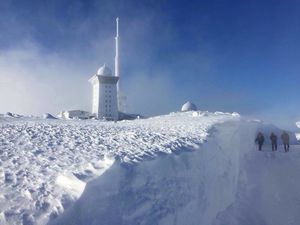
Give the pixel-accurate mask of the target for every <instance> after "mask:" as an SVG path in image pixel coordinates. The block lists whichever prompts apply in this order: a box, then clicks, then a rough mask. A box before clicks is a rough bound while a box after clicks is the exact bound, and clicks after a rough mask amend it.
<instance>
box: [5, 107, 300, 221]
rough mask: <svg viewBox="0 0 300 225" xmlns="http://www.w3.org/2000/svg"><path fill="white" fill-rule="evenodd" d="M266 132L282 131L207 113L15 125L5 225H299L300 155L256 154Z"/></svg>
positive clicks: (9, 137) (9, 131) (9, 142)
mask: <svg viewBox="0 0 300 225" xmlns="http://www.w3.org/2000/svg"><path fill="white" fill-rule="evenodd" d="M262 129H263V130H264V132H269V131H270V130H272V131H273V129H275V127H271V128H270V126H269V125H265V124H262V123H257V122H253V121H246V120H243V119H242V118H241V117H240V116H239V115H238V114H237V113H233V114H230V113H221V112H216V113H209V112H200V111H199V112H186V113H173V114H170V115H167V116H160V117H155V118H149V119H145V120H144V119H142V120H134V121H123V122H118V123H113V122H99V121H76V120H75V121H62V120H48V119H47V120H43V119H33V118H23V117H21V118H5V120H2V122H1V133H0V157H1V162H2V163H1V174H2V180H3V182H2V183H1V184H0V188H1V194H2V195H1V196H0V210H1V214H0V224H27V225H28V224H38V225H39V224H46V223H48V221H49V220H50V221H49V224H57V225H58V224H59V225H61V224H72V225H80V224H91V225H92V224H104V225H105V224H110V225H114V224H121V225H122V224H131V225H135V224H160V225H165V224H177V225H181V224H183V225H194V224H195V225H198V224H204V225H211V224H212V225H224V224H226V225H228V224H230V225H238V224H239V225H241V224H243V225H277V224H278V225H282V224H285V223H286V224H290V225H296V224H297V221H299V219H300V218H298V214H297V213H296V212H297V211H299V210H300V204H299V199H300V194H298V190H299V189H300V182H298V181H297V180H300V175H299V174H298V173H297V171H299V170H298V169H300V168H299V167H300V166H299V165H300V155H299V153H298V152H297V150H299V149H298V148H297V147H296V146H292V148H291V152H290V153H288V154H285V153H283V151H282V147H281V146H279V151H278V152H276V153H272V152H271V151H270V149H269V146H264V149H263V150H264V152H258V151H256V146H255V144H254V137H255V134H256V132H257V131H258V130H262ZM278 132H279V133H280V132H281V131H280V130H278ZM265 135H266V137H268V135H269V134H268V133H266V134H265ZM285 172H287V173H289V174H290V176H285ZM287 188H288V189H289V191H288V192H286V191H285V190H287ZM278 212H280V213H278Z"/></svg>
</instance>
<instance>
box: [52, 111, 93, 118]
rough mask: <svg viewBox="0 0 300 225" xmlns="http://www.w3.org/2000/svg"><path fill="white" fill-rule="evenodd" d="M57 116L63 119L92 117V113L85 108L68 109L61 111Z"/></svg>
mask: <svg viewBox="0 0 300 225" xmlns="http://www.w3.org/2000/svg"><path fill="white" fill-rule="evenodd" d="M57 117H59V118H61V119H90V118H92V117H93V116H92V114H91V113H90V112H86V111H83V110H68V111H62V112H60V113H59V114H58V115H57Z"/></svg>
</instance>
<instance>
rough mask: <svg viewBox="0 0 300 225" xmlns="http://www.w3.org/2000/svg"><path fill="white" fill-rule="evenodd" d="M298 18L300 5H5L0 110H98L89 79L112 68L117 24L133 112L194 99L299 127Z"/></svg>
mask: <svg viewBox="0 0 300 225" xmlns="http://www.w3.org/2000/svg"><path fill="white" fill-rule="evenodd" d="M299 11H300V2H299V1H296V0H287V1H276V0H274V1H271V0H268V1H264V0H262V1H256V0H254V1H225V0H224V1H214V0H205V1H165V0H162V1H116V0H107V1H79V0H74V1H64V0H59V1H37V0H36V1H34V0H28V1H10V0H2V1H1V2H0V30H1V33H0V66H1V67H0V69H1V72H0V98H1V101H2V105H1V108H0V111H1V112H6V111H16V112H19V113H31V114H39V113H43V112H45V111H47V112H48V111H49V112H52V113H56V112H57V111H59V110H62V109H69V108H82V109H86V110H90V107H91V102H90V92H91V89H90V86H89V84H88V83H87V82H86V80H87V79H88V78H89V77H90V76H91V75H92V74H93V73H94V72H95V71H96V70H97V68H98V67H99V66H101V64H103V63H107V64H108V65H110V66H111V67H112V68H113V57H114V35H115V18H116V17H117V16H118V17H120V35H121V63H122V64H121V76H122V86H123V89H124V91H125V93H126V94H127V96H128V109H129V111H132V112H141V113H143V114H146V115H157V114H162V113H168V112H170V111H176V110H178V109H179V108H180V106H181V104H182V103H184V102H185V101H187V100H191V101H193V102H194V103H196V104H197V105H198V107H199V108H200V109H203V110H210V111H216V110H219V111H237V112H240V113H242V114H244V115H247V116H251V117H257V118H262V119H264V120H266V121H270V122H274V123H276V124H278V125H280V126H284V127H287V128H293V126H294V121H297V120H300V113H299V111H300V104H299V99H300V91H299V84H300V74H299V71H300V64H299V58H300V57H299V56H300V41H299V40H300V15H299ZM1 60H2V62H1ZM9 77H10V78H9ZM16 83H18V84H16ZM18 85H19V86H18ZM1 90H2V91H1ZM18 90H19V94H18ZM24 99H27V100H26V101H25V102H24ZM29 99H31V100H29Z"/></svg>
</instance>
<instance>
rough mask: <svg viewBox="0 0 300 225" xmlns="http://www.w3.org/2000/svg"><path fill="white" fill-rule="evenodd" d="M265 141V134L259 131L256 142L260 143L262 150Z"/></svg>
mask: <svg viewBox="0 0 300 225" xmlns="http://www.w3.org/2000/svg"><path fill="white" fill-rule="evenodd" d="M264 141H265V137H264V135H263V134H262V133H261V132H259V133H258V134H257V136H256V138H255V143H256V144H258V150H259V151H261V148H262V146H263V144H264Z"/></svg>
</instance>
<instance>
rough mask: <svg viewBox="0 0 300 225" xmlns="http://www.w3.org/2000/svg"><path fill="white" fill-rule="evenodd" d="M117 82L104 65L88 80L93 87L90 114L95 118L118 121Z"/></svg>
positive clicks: (116, 78)
mask: <svg viewBox="0 0 300 225" xmlns="http://www.w3.org/2000/svg"><path fill="white" fill-rule="evenodd" d="M118 80H119V77H117V76H113V75H112V72H111V70H110V68H108V67H107V66H106V65H105V64H104V65H103V66H102V67H100V69H99V70H98V71H97V74H95V75H94V76H92V78H91V79H90V80H89V82H90V83H91V84H92V86H93V107H92V113H93V114H94V115H95V116H96V118H98V119H108V120H118V113H119V112H118V96H117V82H118Z"/></svg>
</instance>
